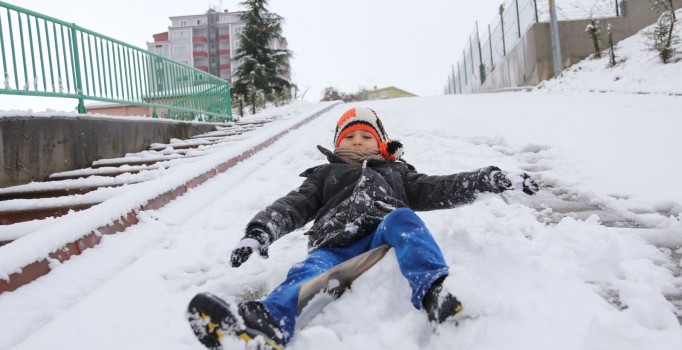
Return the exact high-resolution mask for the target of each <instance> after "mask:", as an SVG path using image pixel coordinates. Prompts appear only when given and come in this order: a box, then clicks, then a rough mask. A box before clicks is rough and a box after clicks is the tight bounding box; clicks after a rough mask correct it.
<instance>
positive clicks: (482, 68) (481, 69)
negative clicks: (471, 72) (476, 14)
mask: <svg viewBox="0 0 682 350" xmlns="http://www.w3.org/2000/svg"><path fill="white" fill-rule="evenodd" d="M476 41H477V42H478V62H479V65H478V70H479V73H480V74H481V85H483V83H484V82H485V64H483V50H482V49H481V35H480V34H479V33H478V21H476Z"/></svg>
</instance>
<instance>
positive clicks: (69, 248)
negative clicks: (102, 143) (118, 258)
mask: <svg viewBox="0 0 682 350" xmlns="http://www.w3.org/2000/svg"><path fill="white" fill-rule="evenodd" d="M335 106H336V104H331V105H329V106H327V107H325V108H323V109H321V110H319V111H317V112H315V113H314V114H312V115H310V116H307V117H305V118H303V119H302V120H300V121H298V122H297V123H295V124H293V125H291V126H289V127H288V128H286V129H284V130H282V131H280V132H278V133H276V134H274V135H272V136H270V137H268V138H267V139H266V140H264V141H262V142H260V143H258V144H257V145H255V146H253V147H251V148H250V149H248V150H245V151H244V152H241V153H240V154H238V155H236V156H233V157H231V158H229V159H227V160H225V161H223V162H221V163H220V164H217V165H216V166H214V167H213V168H212V169H210V170H209V171H206V172H203V173H202V174H200V175H198V176H194V177H192V178H191V179H189V180H186V181H184V183H182V184H181V185H179V186H176V187H174V188H172V189H170V190H168V191H166V192H164V193H162V194H160V195H156V196H154V197H152V198H149V199H148V200H146V203H145V204H143V205H141V206H139V207H135V208H130V209H129V210H128V211H127V212H126V213H125V214H123V215H120V216H119V217H117V218H115V219H114V220H112V222H111V223H109V224H108V225H104V226H101V227H98V228H96V229H94V230H91V231H87V232H81V233H76V236H77V237H79V238H77V239H75V240H72V241H69V242H65V243H64V244H63V245H62V246H61V247H59V248H58V249H55V250H53V251H51V252H50V253H49V254H47V256H44V257H43V258H42V259H39V260H37V261H33V262H31V263H27V264H22V266H19V268H18V272H14V273H11V274H9V276H7V277H5V278H0V293H4V292H8V291H13V290H16V289H17V288H19V287H21V286H23V285H25V284H28V283H30V282H32V281H34V280H36V279H37V278H39V277H41V276H44V275H46V274H48V273H49V272H50V270H51V261H58V262H59V263H62V262H64V261H66V260H68V259H69V258H71V257H72V256H75V255H79V254H81V253H82V252H83V251H84V250H86V249H88V248H92V247H94V246H96V245H97V244H99V242H100V241H101V237H102V235H109V234H115V233H118V232H122V231H124V230H126V229H128V228H130V227H132V226H133V225H136V224H137V223H138V222H139V221H140V218H139V217H138V214H139V212H141V211H147V210H154V209H159V208H161V207H163V206H165V205H166V204H168V203H169V202H171V201H172V200H174V199H176V198H178V197H180V196H182V195H183V194H184V193H186V192H187V191H188V190H190V189H192V188H194V187H197V186H199V185H201V184H203V183H204V182H206V181H207V180H209V179H211V178H213V177H215V176H216V175H218V174H220V173H223V172H225V171H226V170H228V169H230V168H232V167H233V166H235V165H236V164H238V163H239V162H241V161H244V160H246V159H248V158H251V157H252V156H253V155H255V154H257V153H258V152H260V151H262V150H263V149H265V148H267V147H269V146H270V145H272V144H273V143H275V142H276V141H277V140H279V139H280V138H282V137H283V136H285V135H286V134H288V133H289V132H291V131H293V130H295V129H298V128H300V127H301V126H303V125H305V124H307V123H308V122H310V121H312V120H313V119H315V118H317V117H319V116H320V115H322V114H324V113H326V112H327V111H329V110H330V109H332V108H334V107H335ZM209 134H210V133H209ZM100 163H101V164H100ZM111 164H114V163H112V162H109V161H107V160H104V161H97V162H95V163H93V169H95V170H96V168H97V167H101V166H106V165H111ZM138 165H144V164H138ZM89 208H90V206H88V207H86V208H82V209H83V210H88V209H89ZM62 214H65V213H62ZM2 248H10V247H9V244H6V246H4V247H2ZM0 277H1V276H0Z"/></svg>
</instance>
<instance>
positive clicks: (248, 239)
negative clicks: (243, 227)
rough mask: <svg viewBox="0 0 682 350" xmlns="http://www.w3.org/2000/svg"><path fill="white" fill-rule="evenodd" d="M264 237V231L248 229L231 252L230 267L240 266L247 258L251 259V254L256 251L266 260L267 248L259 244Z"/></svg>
mask: <svg viewBox="0 0 682 350" xmlns="http://www.w3.org/2000/svg"><path fill="white" fill-rule="evenodd" d="M264 237H268V235H267V233H266V232H265V231H263V230H260V229H257V228H252V229H250V230H249V231H248V232H247V233H246V235H245V236H244V238H242V240H241V241H239V243H237V246H236V247H235V248H234V249H233V250H232V256H231V257H230V263H231V264H232V267H239V266H241V265H242V264H243V263H244V262H246V260H249V257H251V254H253V252H254V251H255V250H258V254H259V255H260V256H261V257H263V258H265V259H267V258H268V247H267V245H265V244H262V243H261V240H264Z"/></svg>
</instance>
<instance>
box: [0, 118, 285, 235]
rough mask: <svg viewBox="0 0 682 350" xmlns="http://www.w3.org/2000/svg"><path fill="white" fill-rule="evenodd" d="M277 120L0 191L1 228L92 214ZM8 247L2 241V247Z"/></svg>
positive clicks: (230, 127) (221, 129) (228, 128)
mask: <svg viewBox="0 0 682 350" xmlns="http://www.w3.org/2000/svg"><path fill="white" fill-rule="evenodd" d="M275 118H276V116H273V117H270V118H263V119H260V120H256V121H249V122H244V123H240V122H237V123H228V124H225V125H224V126H216V129H217V131H215V132H211V133H206V134H202V135H197V136H195V137H193V138H191V139H189V140H177V139H173V140H171V141H170V142H169V143H167V144H160V143H155V144H152V145H151V146H150V148H149V150H146V151H142V152H138V153H131V154H126V155H125V156H124V157H120V158H113V159H102V160H97V161H95V162H93V163H92V166H91V167H89V168H87V169H79V170H74V171H67V172H60V173H55V174H52V175H50V178H49V179H50V180H51V181H49V182H43V183H39V184H37V183H31V184H28V185H19V186H14V187H9V188H4V189H0V225H11V224H15V223H19V222H24V221H29V220H41V219H45V218H48V217H56V216H62V215H65V214H67V213H69V212H71V211H79V210H84V209H87V208H90V207H92V206H93V205H96V204H98V203H101V202H102V201H103V200H106V199H107V198H110V197H111V196H114V195H116V194H117V193H119V192H122V191H125V190H126V185H130V184H134V183H140V182H145V181H149V180H152V179H155V178H158V177H160V176H163V175H165V174H167V173H169V172H171V171H173V170H174V169H177V168H180V167H182V166H187V165H188V164H191V163H192V162H193V161H196V160H197V158H198V157H202V156H204V155H206V154H210V153H212V152H216V151H219V150H220V148H221V147H225V146H229V144H230V143H232V142H234V139H235V138H236V137H239V136H240V135H243V134H245V133H248V132H251V131H253V130H255V129H257V128H259V127H263V126H264V125H266V124H267V123H270V122H271V121H273V120H274V119H275ZM100 189H102V191H99V190H100ZM7 242H8V241H7V240H6V239H4V240H3V239H2V237H1V236H0V244H2V243H5V244H6V243H7Z"/></svg>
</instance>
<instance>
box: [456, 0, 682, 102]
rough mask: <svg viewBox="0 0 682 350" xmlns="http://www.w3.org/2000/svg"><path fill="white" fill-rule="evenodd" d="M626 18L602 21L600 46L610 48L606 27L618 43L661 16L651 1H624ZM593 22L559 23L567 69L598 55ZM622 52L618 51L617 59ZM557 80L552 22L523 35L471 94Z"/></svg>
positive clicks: (678, 2)
mask: <svg viewBox="0 0 682 350" xmlns="http://www.w3.org/2000/svg"><path fill="white" fill-rule="evenodd" d="M673 3H674V4H675V8H676V9H679V8H681V7H682V0H674V1H673ZM621 8H622V11H623V16H622V17H612V18H602V19H599V20H598V21H599V24H600V26H601V27H602V32H603V35H602V38H601V39H600V40H599V47H600V48H601V49H602V50H603V49H606V48H607V47H608V43H607V40H608V37H607V35H606V26H607V24H609V23H610V24H611V26H612V29H613V41H614V44H616V43H618V42H619V41H621V40H623V39H625V38H628V37H630V36H632V35H634V34H636V33H637V32H638V31H640V30H642V29H643V28H645V27H647V26H649V25H651V24H653V23H655V22H656V20H657V19H658V15H657V14H656V13H654V12H652V11H651V3H650V2H649V0H629V1H622V2H621ZM590 23H591V21H590V20H575V21H561V22H559V36H560V38H559V41H560V42H561V56H562V61H563V64H564V68H565V67H569V66H571V65H573V64H575V63H577V62H579V61H581V60H583V59H585V58H586V57H589V56H590V55H592V54H594V44H593V42H592V39H591V38H590V37H588V35H587V33H586V32H585V28H586V27H587V25H588V24H590ZM617 55H618V52H616V56H617ZM553 77H554V63H553V59H552V39H551V32H550V26H549V23H536V24H534V25H533V26H532V27H531V28H529V29H528V31H527V32H526V33H525V34H524V35H523V37H522V38H521V39H520V40H519V42H518V43H517V44H516V46H514V47H513V48H512V49H511V50H510V51H509V53H508V54H507V56H506V57H505V58H504V59H503V60H502V61H500V62H499V63H497V64H496V65H495V68H494V69H493V71H492V72H491V73H489V74H488V76H487V77H486V80H485V82H484V83H483V84H482V85H480V86H477V85H474V86H471V87H469V89H467V90H468V92H481V91H489V90H500V89H505V88H512V87H519V86H535V85H537V84H539V83H540V82H542V81H544V80H548V79H551V78H553Z"/></svg>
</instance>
